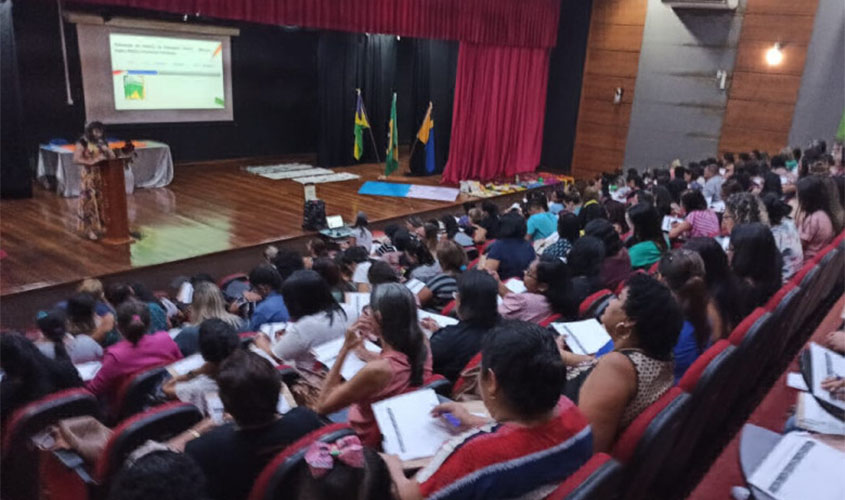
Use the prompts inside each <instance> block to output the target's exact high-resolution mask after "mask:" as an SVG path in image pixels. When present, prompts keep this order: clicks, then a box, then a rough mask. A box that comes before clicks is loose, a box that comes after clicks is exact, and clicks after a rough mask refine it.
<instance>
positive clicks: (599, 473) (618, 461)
mask: <svg viewBox="0 0 845 500" xmlns="http://www.w3.org/2000/svg"><path fill="white" fill-rule="evenodd" d="M843 281H845V232H843V233H842V234H840V235H839V237H837V238H836V239H835V240H834V241H833V242H832V243H831V244H830V245H829V246H827V247H826V248H825V249H824V250H823V251H822V252H820V253H819V255H818V256H816V257H815V258H814V259H813V260H811V261H809V262H807V263H806V264H805V265H804V266H803V267H802V269H801V270H800V271H799V272H798V273H797V274H796V275H795V276H794V277H793V278H792V279H791V280H790V281H789V282H788V283H786V284H785V285H783V287H782V288H781V289H780V290H779V291H778V292H777V293H776V294H775V295H774V296H773V297H772V298H771V299H770V300H769V301H768V303H766V305H765V306H764V307H759V308H757V309H756V310H754V311H753V312H752V313H751V314H750V315H749V316H748V317H746V318H745V319H744V320H743V321H742V322H741V323H740V324H739V325H737V326H736V328H734V330H733V332H731V335H730V337H729V338H728V339H724V340H719V341H718V342H716V343H715V344H714V345H712V346H711V347H710V348H709V349H707V350H706V351H705V352H704V353H702V355H701V356H700V357H699V358H698V359H697V360H696V361H695V363H693V364H692V366H690V368H689V369H688V370H687V372H686V373H685V374H684V376H683V377H682V378H681V380H680V381H679V382H678V385H677V386H676V387H673V388H672V389H671V390H669V391H668V392H667V393H666V394H664V395H663V396H662V397H661V398H660V399H658V400H657V401H656V402H655V403H654V404H652V405H651V406H650V407H648V408H647V409H646V410H645V411H643V413H641V414H640V415H639V417H637V419H635V420H634V422H632V423H631V425H630V426H629V427H628V428H627V429H626V430H625V432H624V433H623V434H622V435H621V436H620V438H619V440H618V441H617V443H616V444H615V446H614V448H613V450H612V453H610V454H604V453H600V454H597V455H595V456H594V457H593V458H592V459H591V460H590V461H589V462H588V463H586V464H585V465H584V466H583V467H581V469H580V470H578V471H577V472H576V473H575V474H574V475H573V476H571V477H570V478H569V479H568V480H567V481H565V482H564V483H563V484H561V485H560V487H559V488H558V489H557V490H556V491H555V492H554V493H553V494H552V495H551V496H550V497H549V499H550V500H562V499H566V500H588V499H589V500H613V499H617V498H623V499H626V500H637V499H644V498H661V499H663V498H682V496H683V495H684V494H685V493H686V492H685V491H684V489H685V488H687V487H689V486H692V484H691V482H690V471H691V470H694V469H695V467H696V466H699V467H700V466H701V465H702V464H701V463H700V462H701V460H702V458H704V459H705V460H706V459H708V458H710V457H713V456H715V453H718V450H719V448H720V447H721V446H722V445H723V444H724V443H725V442H726V441H727V440H728V438H729V437H730V435H731V434H732V433H733V432H732V431H735V430H736V429H737V428H738V427H739V426H740V425H741V422H742V421H743V420H744V419H745V418H746V416H747V415H748V413H749V412H750V411H751V409H752V408H753V406H754V405H755V404H756V402H757V401H759V399H760V398H761V397H762V395H763V394H764V390H765V389H766V388H768V386H770V385H771V383H772V381H773V380H774V378H775V377H776V376H777V375H778V374H779V373H780V372H782V371H783V369H784V366H785V365H786V363H788V361H789V359H791V358H792V357H793V356H794V354H795V352H796V351H797V350H798V349H799V348H800V346H802V345H803V344H804V343H805V342H806V341H807V338H808V337H809V335H810V334H812V331H813V329H814V327H815V323H816V322H817V320H818V317H819V313H820V312H821V309H822V308H824V307H829V305H830V304H831V299H833V298H835V297H836V296H837V294H841V293H842V289H843ZM704 465H705V466H706V465H707V464H704Z"/></svg>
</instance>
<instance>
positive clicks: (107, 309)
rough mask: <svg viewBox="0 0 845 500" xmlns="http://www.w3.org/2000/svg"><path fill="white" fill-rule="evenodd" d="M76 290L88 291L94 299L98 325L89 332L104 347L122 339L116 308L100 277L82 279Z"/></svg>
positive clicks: (62, 306)
mask: <svg viewBox="0 0 845 500" xmlns="http://www.w3.org/2000/svg"><path fill="white" fill-rule="evenodd" d="M76 291H77V292H80V293H87V294H88V295H90V296H91V297H92V298H93V299H94V314H96V322H95V323H96V326H95V328H94V330H93V331H91V332H88V334H89V335H91V337H92V338H93V339H94V340H96V341H97V342H99V343H100V344H102V345H103V346H104V347H108V346H110V345H112V344H114V343H115V342H117V341H118V340H120V334H119V333H117V329H116V328H115V312H114V308H113V307H112V306H111V305H109V303H108V301H107V300H106V294H105V291H104V289H103V283H102V282H101V281H100V280H98V279H93V278H87V279H84V280H82V283H80V284H79V287H78V288H77V289H76ZM59 307H60V308H64V307H65V306H64V305H63V304H61V303H60V304H59Z"/></svg>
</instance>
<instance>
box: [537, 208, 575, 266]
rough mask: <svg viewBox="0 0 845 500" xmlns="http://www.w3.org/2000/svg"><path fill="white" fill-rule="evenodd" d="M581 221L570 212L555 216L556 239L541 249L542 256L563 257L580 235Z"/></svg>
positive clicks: (567, 253)
mask: <svg viewBox="0 0 845 500" xmlns="http://www.w3.org/2000/svg"><path fill="white" fill-rule="evenodd" d="M580 233H581V222H580V221H579V220H578V216H577V215H575V214H573V213H572V212H563V213H561V214H559V215H558V216H557V234H558V240H557V241H556V242H554V243H552V244H551V245H549V246H548V247H546V249H545V250H544V251H543V257H557V258H559V259H565V258H566V256H567V255H569V250H571V249H572V244H573V243H575V240H577V239H578V237H579V236H581V234H580Z"/></svg>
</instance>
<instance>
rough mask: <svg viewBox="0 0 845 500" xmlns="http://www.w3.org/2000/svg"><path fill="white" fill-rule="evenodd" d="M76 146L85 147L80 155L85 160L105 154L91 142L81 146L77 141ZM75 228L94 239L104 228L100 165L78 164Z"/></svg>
mask: <svg viewBox="0 0 845 500" xmlns="http://www.w3.org/2000/svg"><path fill="white" fill-rule="evenodd" d="M76 147H77V148H83V147H84V148H85V149H84V150H83V152H82V157H83V158H85V159H86V160H93V161H99V160H101V159H103V158H104V157H105V156H104V155H103V153H102V152H101V151H100V150H99V149H98V147H97V146H96V145H95V144H93V143H90V142H89V143H88V146H87V147H85V146H82V143H77V145H76ZM77 215H78V217H79V220H78V222H77V230H78V231H79V232H80V233H82V234H83V235H84V236H86V237H88V238H90V239H92V240H96V239H99V238H100V237H101V236H102V235H103V233H105V230H106V223H105V219H104V216H105V214H104V211H103V178H102V176H101V175H100V167H99V166H97V165H85V164H80V183H79V204H78V205H77Z"/></svg>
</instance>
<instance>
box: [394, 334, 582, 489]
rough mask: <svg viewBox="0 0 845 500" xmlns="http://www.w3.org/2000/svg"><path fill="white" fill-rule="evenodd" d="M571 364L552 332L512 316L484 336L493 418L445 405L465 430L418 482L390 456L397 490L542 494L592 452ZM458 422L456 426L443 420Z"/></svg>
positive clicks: (485, 383) (485, 386)
mask: <svg viewBox="0 0 845 500" xmlns="http://www.w3.org/2000/svg"><path fill="white" fill-rule="evenodd" d="M564 377H565V368H564V366H563V363H561V362H560V356H559V354H558V351H557V348H556V346H555V342H554V339H553V336H552V333H551V332H549V331H548V330H546V329H544V328H541V327H539V326H537V325H532V324H530V323H525V322H521V321H509V322H507V323H503V324H502V325H501V326H500V327H497V328H495V329H493V330H492V331H491V332H489V334H488V335H487V336H486V337H485V339H484V342H483V347H482V351H481V374H480V376H479V386H480V389H481V398H482V401H483V402H484V406H485V407H486V408H487V411H488V412H489V414H490V417H491V418H492V422H491V421H490V420H489V419H486V418H483V417H478V416H476V415H473V414H472V413H470V412H469V411H468V410H466V409H465V407H463V406H461V405H459V404H457V403H444V404H441V405H439V406H437V407H435V408H434V409H433V410H432V413H433V414H434V415H442V414H444V413H449V414H450V415H451V416H452V417H453V419H456V420H457V422H458V425H457V426H453V427H457V429H456V430H457V431H459V432H461V434H460V435H458V436H457V437H455V438H453V439H452V440H450V441H448V442H446V443H444V444H443V446H441V448H440V451H438V452H437V453H436V454H435V456H434V457H433V458H432V459H431V461H430V462H429V464H428V465H427V466H426V467H424V468H423V469H422V470H420V471H419V472H418V473H417V474H416V475H415V476H414V478H412V479H408V478H406V477H405V475H404V471H403V469H402V464H401V462H400V461H399V460H398V458H396V457H394V456H388V457H387V458H386V460H387V464H388V467H389V468H390V472H391V476H392V477H393V482H394V484H395V486H396V495H397V497H398V498H400V499H416V498H423V497H425V498H441V497H442V498H446V497H447V495H448V498H543V497H545V496H546V495H548V494H549V493H550V492H551V491H552V490H553V489H554V488H555V487H556V486H557V484H559V483H561V482H562V481H563V480H565V479H566V478H567V477H569V475H571V474H572V473H573V472H575V471H576V470H577V469H578V467H580V466H581V465H582V464H584V463H585V462H586V461H587V460H588V459H589V458H590V456H591V455H592V453H593V446H592V444H591V441H592V440H591V436H590V426H589V425H588V423H587V419H585V418H584V416H583V415H582V414H581V412H580V411H578V408H576V407H575V405H573V404H572V402H571V401H569V400H568V399H566V398H561V396H560V393H561V389H562V387H563V381H564ZM444 425H452V424H444Z"/></svg>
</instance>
